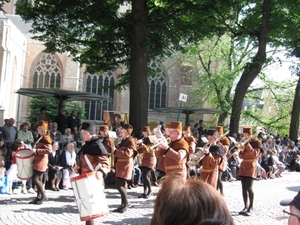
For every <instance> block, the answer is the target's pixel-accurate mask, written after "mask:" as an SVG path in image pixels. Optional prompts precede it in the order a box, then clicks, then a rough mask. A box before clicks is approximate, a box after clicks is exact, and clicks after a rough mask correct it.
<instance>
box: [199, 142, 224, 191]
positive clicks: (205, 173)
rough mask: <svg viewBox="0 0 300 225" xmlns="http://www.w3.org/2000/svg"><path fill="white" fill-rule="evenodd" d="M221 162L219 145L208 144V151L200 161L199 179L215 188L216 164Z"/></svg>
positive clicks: (216, 177)
mask: <svg viewBox="0 0 300 225" xmlns="http://www.w3.org/2000/svg"><path fill="white" fill-rule="evenodd" d="M221 162H222V149H221V147H220V146H219V145H213V146H210V148H209V153H208V154H206V155H205V157H204V158H203V159H202V160H201V161H200V166H201V165H202V169H201V170H200V177H201V179H202V180H203V181H204V182H206V183H208V184H210V185H211V186H212V187H214V188H217V179H218V166H219V165H220V163H221Z"/></svg>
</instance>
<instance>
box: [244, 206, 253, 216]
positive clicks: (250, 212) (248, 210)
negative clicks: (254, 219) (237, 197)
mask: <svg viewBox="0 0 300 225" xmlns="http://www.w3.org/2000/svg"><path fill="white" fill-rule="evenodd" d="M252 213H253V208H250V207H249V208H248V209H247V212H246V213H245V216H251V215H252Z"/></svg>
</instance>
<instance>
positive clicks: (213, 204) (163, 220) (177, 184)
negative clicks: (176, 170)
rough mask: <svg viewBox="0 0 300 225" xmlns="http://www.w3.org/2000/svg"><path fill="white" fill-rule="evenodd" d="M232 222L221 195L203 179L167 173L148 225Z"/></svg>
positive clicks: (229, 224) (217, 224)
mask: <svg viewBox="0 0 300 225" xmlns="http://www.w3.org/2000/svg"><path fill="white" fill-rule="evenodd" d="M173 224H177V225H181V224H185V225H192V224H207V225H208V224H211V225H212V224H214V225H221V224H226V225H231V224H234V223H233V219H232V217H231V215H230V213H229V211H228V208H227V205H226V203H225V201H224V200H223V199H222V197H221V195H220V194H219V193H218V192H217V191H216V190H215V189H214V188H212V187H211V186H210V185H208V184H206V183H205V182H203V181H202V180H194V179H187V180H184V179H182V178H180V177H174V176H172V175H171V176H168V177H166V178H165V179H164V180H163V182H162V187H161V189H160V190H159V192H158V194H157V197H156V200H155V207H154V213H153V216H152V219H151V222H150V225H173Z"/></svg>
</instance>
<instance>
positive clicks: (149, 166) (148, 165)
mask: <svg viewBox="0 0 300 225" xmlns="http://www.w3.org/2000/svg"><path fill="white" fill-rule="evenodd" d="M150 134H151V131H150V127H149V126H145V127H144V128H143V138H142V139H141V140H139V141H138V142H137V144H138V145H139V146H140V147H139V148H138V153H140V154H143V158H142V164H141V169H142V179H143V186H144V193H143V194H142V195H140V196H139V198H149V197H150V196H151V195H152V190H151V181H150V174H151V171H152V170H153V169H154V167H155V164H156V158H155V156H154V153H153V150H152V149H149V147H151V146H153V144H152V143H151V141H150V139H149V137H148V136H149V135H150ZM147 147H148V149H147Z"/></svg>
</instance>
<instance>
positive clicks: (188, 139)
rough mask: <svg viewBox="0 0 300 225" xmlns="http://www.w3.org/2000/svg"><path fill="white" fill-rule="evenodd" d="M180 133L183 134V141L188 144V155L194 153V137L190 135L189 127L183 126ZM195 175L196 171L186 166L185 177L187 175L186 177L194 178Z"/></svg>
mask: <svg viewBox="0 0 300 225" xmlns="http://www.w3.org/2000/svg"><path fill="white" fill-rule="evenodd" d="M182 133H183V136H184V140H185V141H186V142H187V143H188V144H189V154H193V153H195V150H196V145H197V141H196V139H195V138H194V136H192V135H191V127H190V126H185V127H184V128H183V131H182ZM196 174H197V171H196V169H191V168H190V167H189V165H187V175H188V177H190V176H195V175H196Z"/></svg>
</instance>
